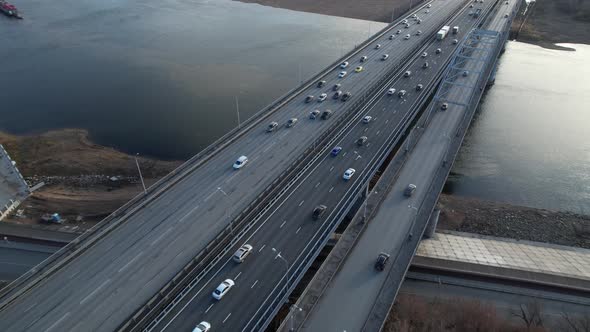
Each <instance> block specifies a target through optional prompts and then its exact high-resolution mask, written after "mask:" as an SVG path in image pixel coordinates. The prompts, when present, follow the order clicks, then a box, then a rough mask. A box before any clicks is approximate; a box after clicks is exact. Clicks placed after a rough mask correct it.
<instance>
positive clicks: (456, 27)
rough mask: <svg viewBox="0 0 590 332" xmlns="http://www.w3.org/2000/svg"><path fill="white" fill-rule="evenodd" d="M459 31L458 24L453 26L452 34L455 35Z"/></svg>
mask: <svg viewBox="0 0 590 332" xmlns="http://www.w3.org/2000/svg"><path fill="white" fill-rule="evenodd" d="M458 33H459V27H458V26H454V27H453V34H454V35H456V34H458Z"/></svg>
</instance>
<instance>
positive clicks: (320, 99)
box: [318, 93, 328, 103]
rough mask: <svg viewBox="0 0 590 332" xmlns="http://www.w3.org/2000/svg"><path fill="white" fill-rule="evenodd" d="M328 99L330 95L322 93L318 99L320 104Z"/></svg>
mask: <svg viewBox="0 0 590 332" xmlns="http://www.w3.org/2000/svg"><path fill="white" fill-rule="evenodd" d="M326 98H328V95H327V94H325V93H322V94H321V95H320V96H319V97H318V103H321V102H322V101H324V100H326Z"/></svg>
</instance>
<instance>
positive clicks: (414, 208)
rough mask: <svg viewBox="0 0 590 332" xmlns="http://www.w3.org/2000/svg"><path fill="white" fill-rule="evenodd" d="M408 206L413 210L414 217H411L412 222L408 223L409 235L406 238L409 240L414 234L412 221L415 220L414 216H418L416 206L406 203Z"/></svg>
mask: <svg viewBox="0 0 590 332" xmlns="http://www.w3.org/2000/svg"><path fill="white" fill-rule="evenodd" d="M408 208H410V209H413V210H414V217H413V218H412V223H411V224H410V237H409V239H408V240H411V239H412V237H413V236H414V223H415V222H416V217H418V208H417V207H415V206H412V205H408Z"/></svg>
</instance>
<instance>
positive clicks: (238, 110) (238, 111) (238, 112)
mask: <svg viewBox="0 0 590 332" xmlns="http://www.w3.org/2000/svg"><path fill="white" fill-rule="evenodd" d="M236 113H237V114H238V129H240V126H241V123H240V104H239V103H238V96H236Z"/></svg>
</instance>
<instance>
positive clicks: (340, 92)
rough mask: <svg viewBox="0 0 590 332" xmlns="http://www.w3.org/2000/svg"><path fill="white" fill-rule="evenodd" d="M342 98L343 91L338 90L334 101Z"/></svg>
mask: <svg viewBox="0 0 590 332" xmlns="http://www.w3.org/2000/svg"><path fill="white" fill-rule="evenodd" d="M340 96H342V91H341V90H338V91H336V92H334V95H333V96H332V99H340Z"/></svg>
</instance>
